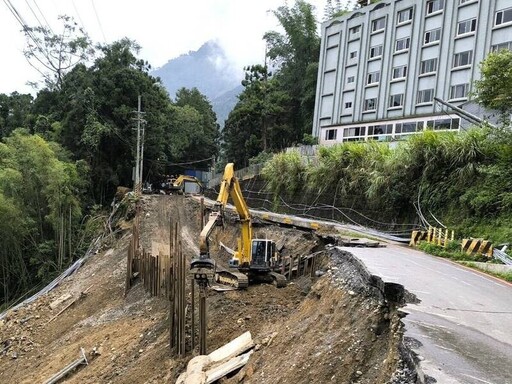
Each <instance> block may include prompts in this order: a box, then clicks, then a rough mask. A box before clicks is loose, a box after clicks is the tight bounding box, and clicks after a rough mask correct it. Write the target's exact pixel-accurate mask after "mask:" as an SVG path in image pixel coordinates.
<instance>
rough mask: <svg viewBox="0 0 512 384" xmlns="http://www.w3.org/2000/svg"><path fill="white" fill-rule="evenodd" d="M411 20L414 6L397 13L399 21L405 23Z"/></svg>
mask: <svg viewBox="0 0 512 384" xmlns="http://www.w3.org/2000/svg"><path fill="white" fill-rule="evenodd" d="M409 20H412V8H408V9H404V10H403V11H399V12H398V15H397V23H398V24H400V23H405V22H407V21H409Z"/></svg>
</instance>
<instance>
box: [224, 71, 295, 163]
mask: <svg viewBox="0 0 512 384" xmlns="http://www.w3.org/2000/svg"><path fill="white" fill-rule="evenodd" d="M245 69H246V73H245V79H244V80H243V81H242V85H243V86H244V87H245V89H244V92H243V93H242V94H241V95H240V96H239V101H238V103H237V104H236V105H235V108H234V109H233V111H232V112H231V113H230V114H229V116H228V119H227V121H226V124H225V126H224V132H223V134H224V135H223V137H224V145H225V155H226V158H227V160H228V161H234V162H236V163H237V166H239V167H240V166H246V165H248V163H249V159H250V158H251V157H254V156H256V155H258V153H259V152H261V151H268V150H275V149H282V148H284V147H286V146H287V145H288V143H289V138H290V137H291V136H293V128H292V127H291V126H290V124H288V122H287V119H286V113H285V112H286V111H287V110H289V109H291V108H292V106H291V103H290V98H289V97H288V94H287V93H286V92H284V91H283V90H282V88H281V87H280V85H279V82H278V80H277V79H275V78H273V77H272V76H271V74H270V73H268V71H267V69H266V68H265V67H263V66H261V65H253V66H250V67H247V68H245Z"/></svg>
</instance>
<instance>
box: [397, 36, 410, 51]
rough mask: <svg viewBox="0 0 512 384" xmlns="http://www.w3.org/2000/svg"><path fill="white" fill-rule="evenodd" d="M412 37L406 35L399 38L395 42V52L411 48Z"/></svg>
mask: <svg viewBox="0 0 512 384" xmlns="http://www.w3.org/2000/svg"><path fill="white" fill-rule="evenodd" d="M410 41H411V39H410V38H408V37H405V38H403V39H398V40H397V41H396V42H395V52H399V51H405V50H406V49H409V44H410Z"/></svg>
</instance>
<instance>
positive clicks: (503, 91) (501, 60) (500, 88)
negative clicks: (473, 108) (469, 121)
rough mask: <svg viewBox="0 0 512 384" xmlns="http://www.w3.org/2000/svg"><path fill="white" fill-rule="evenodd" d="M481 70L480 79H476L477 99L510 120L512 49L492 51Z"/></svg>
mask: <svg viewBox="0 0 512 384" xmlns="http://www.w3.org/2000/svg"><path fill="white" fill-rule="evenodd" d="M480 72H481V78H480V80H477V81H475V95H476V100H477V101H478V102H479V103H480V104H481V105H483V106H484V107H485V108H488V109H493V110H497V111H499V112H500V113H501V115H502V118H504V120H505V121H506V120H508V121H510V114H511V113H512V51H509V50H508V49H503V50H500V51H498V52H491V53H490V54H489V55H488V56H487V57H486V58H485V59H484V60H483V61H482V62H481V63H480ZM507 116H508V119H507V118H506V117H507Z"/></svg>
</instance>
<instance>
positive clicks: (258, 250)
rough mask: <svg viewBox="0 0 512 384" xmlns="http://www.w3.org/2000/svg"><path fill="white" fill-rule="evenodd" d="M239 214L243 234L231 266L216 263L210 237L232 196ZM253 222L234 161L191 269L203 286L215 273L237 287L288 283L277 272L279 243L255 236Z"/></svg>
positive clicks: (225, 178) (227, 166)
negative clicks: (211, 254)
mask: <svg viewBox="0 0 512 384" xmlns="http://www.w3.org/2000/svg"><path fill="white" fill-rule="evenodd" d="M230 196H231V199H232V200H233V204H234V206H235V208H236V211H237V213H238V215H239V218H240V225H241V236H240V238H239V239H238V249H237V250H236V251H235V252H234V254H233V257H232V259H231V260H230V261H229V269H224V268H219V267H216V263H215V262H214V261H213V260H212V259H211V257H210V247H209V238H210V236H211V234H212V232H213V230H214V229H215V228H216V227H218V226H222V225H223V223H224V209H225V207H226V204H227V201H228V199H229V197H230ZM252 235H253V232H252V223H251V215H250V212H249V207H248V206H247V204H246V202H245V200H244V197H243V195H242V191H241V189H240V184H239V182H238V179H237V177H236V176H235V170H234V164H233V163H229V164H227V165H226V168H225V169H224V176H223V179H222V183H221V185H220V191H219V194H218V197H217V200H216V202H215V205H214V207H213V211H212V212H211V213H210V215H209V219H208V222H207V224H206V225H205V227H204V228H203V230H202V231H201V234H200V238H199V258H197V259H194V260H192V262H191V271H190V272H191V273H192V274H193V276H194V279H195V280H196V281H197V282H198V284H199V285H200V286H201V285H203V286H205V285H206V284H207V283H208V281H207V279H208V278H209V277H211V276H212V275H213V274H215V279H216V280H217V281H218V282H220V283H222V284H228V285H231V286H234V287H237V288H246V287H247V286H248V285H249V283H253V282H266V283H273V284H275V285H276V286H277V287H284V286H285V285H286V277H285V276H283V275H282V274H280V273H278V272H277V270H279V257H278V254H277V251H276V243H275V242H274V241H273V240H271V239H253V237H252Z"/></svg>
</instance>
